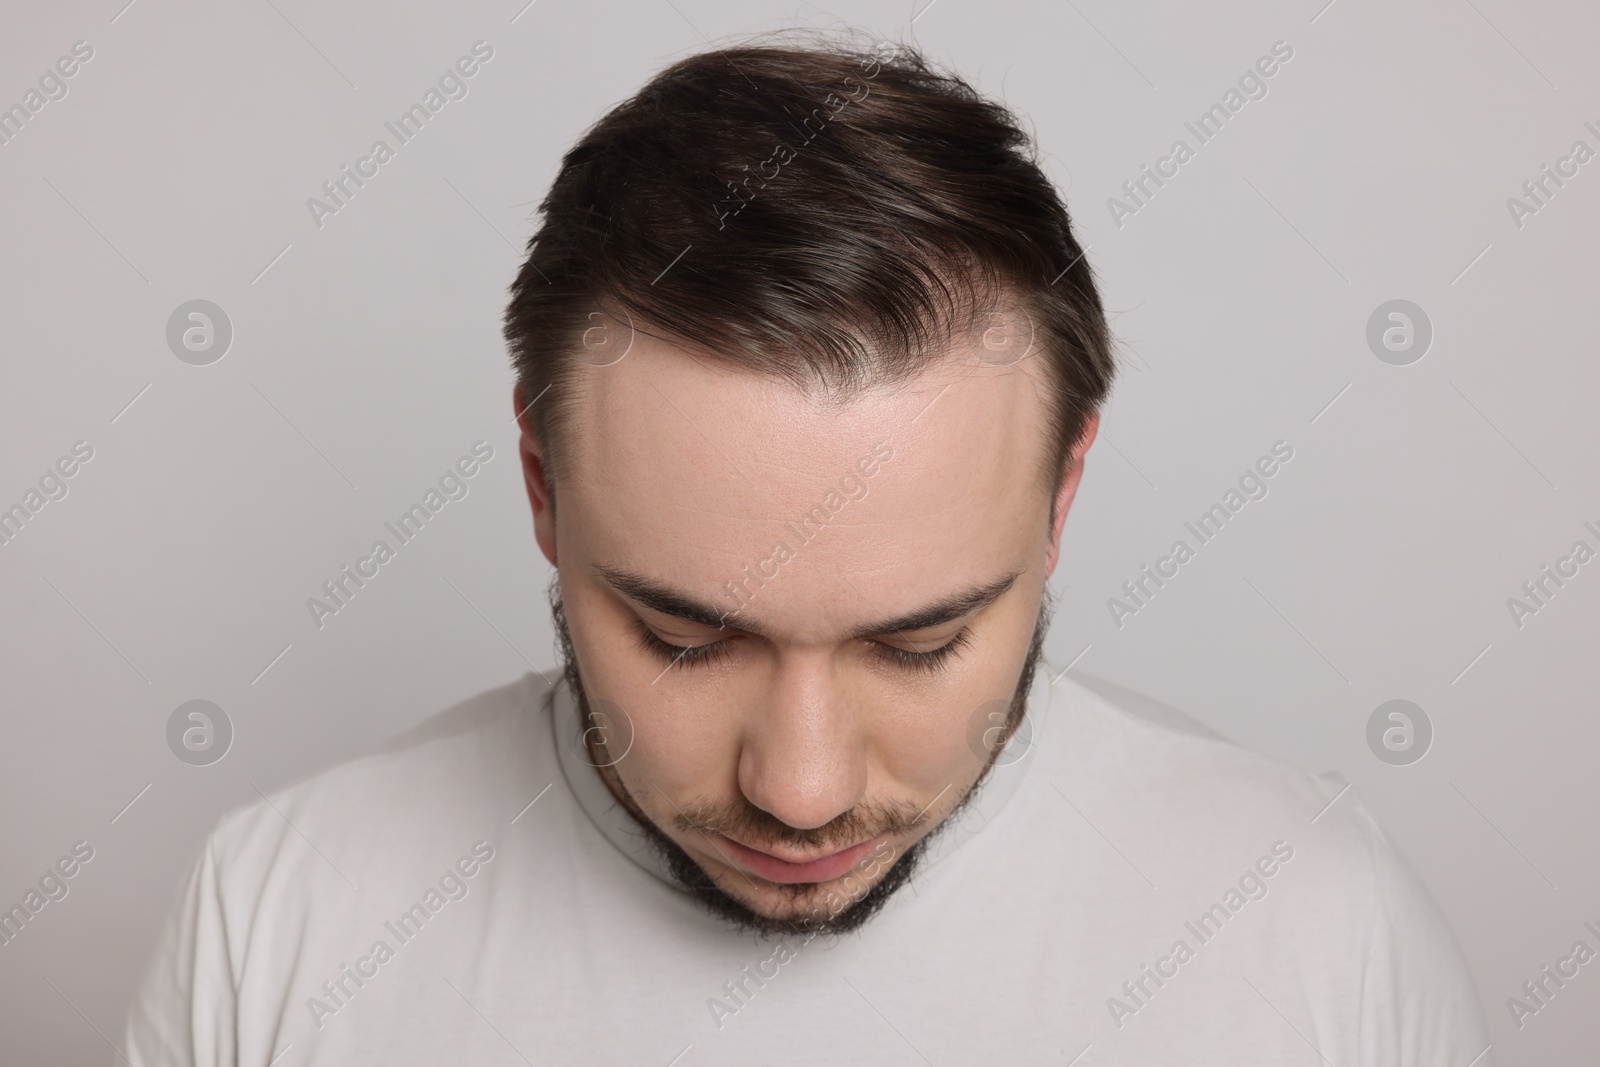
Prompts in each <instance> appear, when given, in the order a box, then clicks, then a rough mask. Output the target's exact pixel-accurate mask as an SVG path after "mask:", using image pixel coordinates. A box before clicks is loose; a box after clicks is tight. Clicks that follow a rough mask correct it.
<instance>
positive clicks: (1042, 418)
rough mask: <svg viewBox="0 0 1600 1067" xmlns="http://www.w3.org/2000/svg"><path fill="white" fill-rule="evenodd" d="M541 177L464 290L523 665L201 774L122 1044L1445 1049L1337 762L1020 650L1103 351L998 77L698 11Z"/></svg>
mask: <svg viewBox="0 0 1600 1067" xmlns="http://www.w3.org/2000/svg"><path fill="white" fill-rule="evenodd" d="M542 215H543V226H542V229H540V231H539V232H538V234H537V235H536V237H535V238H534V240H533V242H531V244H530V254H529V258H528V261H527V263H526V264H525V266H524V267H523V269H522V271H521V274H520V276H519V277H518V279H517V281H516V284H515V285H514V287H513V292H512V301H511V304H510V307H509V309H508V311H507V315H506V335H507V339H508V341H509V343H510V346H511V349H512V352H513V355H514V359H515V362H516V368H517V373H518V382H519V384H518V387H517V392H516V396H515V403H516V410H517V412H518V413H519V416H520V425H521V429H522V435H521V442H520V451H521V457H522V463H523V469H524V472H525V476H526V482H527V490H528V496H529V500H530V502H531V505H532V510H533V527H534V533H535V539H536V541H537V543H538V546H539V548H540V550H541V551H542V552H543V554H544V556H545V558H546V559H548V560H549V561H550V563H551V564H552V565H553V566H554V567H555V568H556V570H557V582H556V583H555V584H554V585H553V587H552V607H553V609H554V614H555V622H556V629H557V634H558V636H559V638H560V645H561V650H562V653H563V660H564V662H563V664H562V666H561V668H560V669H558V670H553V671H551V672H549V673H548V674H547V675H542V676H541V675H528V676H526V677H524V678H523V679H522V680H520V681H518V682H516V683H513V684H512V685H509V686H506V687H504V688H501V689H497V690H493V691H491V692H488V693H485V694H483V695H480V696H478V697H476V698H474V699H472V700H469V701H467V702H465V703H464V704H462V705H459V706H458V707H456V708H454V709H452V710H450V711H448V712H446V713H444V714H443V715H441V716H439V717H437V718H435V719H433V720H430V721H429V722H428V723H426V724H424V726H422V727H421V728H419V729H418V730H416V731H414V732H413V733H411V734H409V735H407V736H406V737H403V738H401V739H400V740H399V741H398V742H396V743H395V744H394V745H393V746H392V747H391V748H390V749H389V750H387V751H386V752H384V753H381V754H378V755H375V756H372V757H370V758H368V759H364V760H361V761H358V762H356V763H353V764H350V765H347V766H345V767H341V768H337V769H335V770H333V771H330V772H328V773H325V774H323V775H321V776H319V777H317V778H314V779H312V780H311V781H309V782H306V783H303V784H301V785H299V786H296V787H294V788H291V789H288V790H285V791H283V792H281V793H279V794H278V795H276V796H275V797H273V798H271V799H270V800H269V801H268V802H266V803H262V804H257V805H255V806H252V807H250V808H247V809H245V810H242V811H239V812H235V813H233V814H231V815H229V816H228V817H226V818H225V819H224V820H223V821H222V823H221V825H220V826H219V827H218V828H217V830H216V832H215V833H214V834H213V835H212V837H211V839H210V840H209V841H208V843H207V845H206V847H205V849H204V851H203V853H202V854H201V856H200V858H199V859H198V861H197V862H196V864H195V865H194V867H193V869H192V871H191V872H190V875H189V877H188V880H187V883H186V887H185V889H184V894H183V899H182V904H181V907H180V908H179V910H178V912H177V916H176V919H175V921H174V923H173V924H172V926H171V928H170V930H169V932H168V934H167V935H166V939H165V943H164V945H163V947H162V949H161V951H160V952H159V954H158V955H157V957H156V959H155V961H154V962H153V963H152V965H151V968H150V971H149V973H148V975H147V978H146V981H145V984H144V986H143V989H142V991H141V993H140V996H139V998H138V1000H137V1002H136V1004H135V1006H134V1009H133V1012H132V1015H131V1018H130V1022H129V1026H128V1031H127V1049H128V1056H129V1059H130V1061H132V1062H133V1063H135V1064H206V1065H214V1064H230V1065H231V1064H252V1065H258V1064H268V1063H271V1062H280V1063H283V1064H286V1065H298V1064H319V1065H320V1064H341V1065H344V1064H361V1063H372V1064H380V1063H381V1064H413V1063H415V1064H434V1063H470V1064H490V1063H507V1064H511V1063H518V1062H525V1063H632V1064H662V1065H665V1064H678V1063H682V1064H693V1063H727V1064H748V1063H757V1062H763V1063H764V1062H771V1063H783V1064H840V1063H871V1064H890V1063H907V1064H910V1063H932V1064H970V1063H979V1062H983V1063H1055V1064H1066V1063H1069V1062H1072V1063H1077V1062H1081V1063H1083V1064H1096V1063H1100V1064H1123V1063H1126V1064H1143V1063H1169V1062H1184V1063H1214V1064H1222V1063H1228V1064H1232V1063H1238V1062H1258V1063H1272V1064H1295V1063H1305V1064H1313V1063H1318V1062H1326V1063H1334V1064H1350V1065H1354V1064H1377V1063H1405V1064H1430V1065H1431V1064H1437V1065H1439V1067H1466V1065H1467V1064H1468V1063H1469V1062H1473V1061H1474V1057H1478V1056H1479V1055H1480V1053H1482V1052H1483V1051H1484V1049H1485V1047H1486V1046H1487V1040H1486V1039H1485V1037H1484V1028H1483V1024H1482V1022H1481V1019H1480V1016H1479V1011H1478V1007H1477V1005H1476V1002H1475V999H1474V994H1473V991H1472V988H1471V984H1470V981H1469V980H1468V978H1467V976H1466V973H1465V969H1464V967H1463V965H1462V963H1461V960H1460V958H1459V954H1458V953H1457V950H1456V948H1455V945H1454V942H1453V940H1452V938H1451V935H1450V932H1449V930H1448V929H1447V928H1446V926H1445V925H1444V923H1443V921H1442V919H1441V918H1440V916H1439V914H1438V911H1437V908H1436V907H1435V905H1434V904H1433V903H1432V901H1431V900H1430V898H1429V897H1428V895H1427V893H1426V891H1425V890H1424V889H1422V888H1421V887H1420V885H1419V884H1418V883H1417V881H1416V880H1415V879H1414V877H1413V876H1412V875H1411V874H1410V873H1409V871H1408V869H1407V868H1406V867H1405V865H1404V864H1403V862H1402V861H1401V860H1399V859H1398V857H1397V856H1396V855H1395V854H1394V852H1393V851H1392V850H1391V848H1390V847H1389V845H1388V844H1387V843H1386V841H1385V839H1384V837H1383V835H1382V834H1381V832H1380V831H1379V830H1378V828H1377V827H1376V826H1375V825H1374V823H1373V822H1372V820H1371V819H1370V818H1369V816H1368V815H1367V814H1366V812H1365V810H1364V809H1363V807H1362V805H1361V803H1360V801H1359V800H1358V798H1357V797H1356V796H1355V795H1354V793H1352V792H1348V791H1346V789H1344V788H1343V787H1341V785H1340V784H1339V783H1337V782H1333V781H1330V780H1326V779H1321V778H1316V777H1313V776H1310V775H1306V774H1303V773H1300V772H1297V771H1293V770H1290V769H1288V768H1285V767H1282V766H1280V765H1278V764H1275V763H1273V762H1272V761H1269V760H1267V759H1265V758H1263V757H1260V756H1257V755H1254V754H1252V753H1249V752H1246V751H1244V750H1242V749H1239V748H1236V747H1233V746H1231V745H1229V744H1227V743H1225V742H1223V741H1222V740H1220V739H1219V738H1217V737H1216V736H1214V735H1212V734H1211V733H1210V732H1209V731H1207V730H1205V729H1204V728H1202V727H1200V726H1199V725H1197V724H1195V723H1193V722H1192V721H1189V720H1187V719H1185V718H1183V717H1182V716H1181V715H1178V714H1177V713H1176V712H1171V711H1169V710H1167V709H1164V708H1161V707H1159V706H1157V705H1153V704H1151V703H1149V702H1148V701H1143V700H1141V699H1140V698H1137V697H1135V696H1133V695H1132V694H1128V693H1125V692H1122V691H1119V690H1116V689H1115V688H1113V687H1111V686H1108V685H1105V684H1103V683H1090V682H1089V681H1088V680H1084V681H1082V682H1079V681H1074V680H1072V679H1069V678H1067V677H1064V676H1062V675H1061V674H1060V673H1059V672H1058V671H1056V670H1055V669H1054V668H1052V667H1051V666H1050V665H1049V664H1047V663H1045V662H1043V661H1042V659H1041V657H1040V650H1041V648H1042V643H1043V638H1044V635H1045V632H1046V629H1047V627H1048V621H1049V598H1048V595H1047V587H1046V581H1047V579H1048V578H1049V576H1050V574H1051V573H1052V571H1053V570H1054V569H1055V566H1056V564H1057V560H1058V558H1059V550H1060V541H1061V536H1062V528H1063V524H1064V523H1065V521H1066V517H1067V514H1068V511H1069V509H1070V507H1071V505H1072V501H1073V497H1074V494H1075V492H1076V490H1077V487H1078V484H1079V479H1080V478H1081V476H1082V472H1083V469H1084V460H1085V454H1086V453H1087V451H1088V449H1089V448H1090V446H1091V444H1092V443H1093V441H1094V438H1095V434H1096V430H1097V425H1098V421H1097V420H1098V415H1097V411H1098V408H1099V405H1100V404H1101V402H1102V401H1103V399H1104V398H1105V396H1106V394H1107V390H1108V389H1109V386H1110V382H1111V378H1112V370H1113V361H1112V357H1111V347H1110V338H1109V332H1108V330H1107V328H1106V324H1105V319H1104V315H1103V313H1102V309H1101V304H1100V300H1099V297H1098V294H1097V292H1096V289H1095V285H1094V281H1093V278H1092V274H1091V272H1090V268H1089V265H1088V263H1087V261H1086V260H1085V258H1084V250H1083V249H1082V248H1080V247H1079V245H1078V243H1077V241H1076V240H1075V238H1074V237H1073V235H1072V231H1071V227H1070V223H1069V219H1068V215H1067V213H1066V210H1065V208H1064V206H1063V205H1062V204H1061V202H1060V200H1059V197H1058V196H1057V194H1056V193H1055V191H1054V190H1053V189H1052V187H1051V186H1050V184H1049V182H1048V181H1047V179H1046V178H1045V177H1044V175H1043V174H1042V173H1041V172H1040V170H1039V168H1038V166H1037V165H1036V163H1035V161H1034V159H1033V157H1032V155H1031V153H1030V150H1029V142H1028V139H1027V138H1026V136H1025V135H1024V134H1023V133H1022V132H1021V131H1020V130H1019V128H1018V126H1017V124H1016V122H1015V120H1014V119H1013V118H1012V117H1011V116H1010V114H1009V113H1008V112H1006V111H1005V110H1004V109H1003V108H1001V107H999V106H998V105H996V104H994V103H992V102H990V101H987V100H985V99H983V98H982V97H980V96H978V95H977V94H976V93H975V92H973V91H972V90H971V89H970V88H969V87H968V86H966V85H965V83H963V82H961V81H960V80H959V79H957V78H954V77H952V76H949V75H946V74H942V73H939V72H937V71H935V70H933V69H931V68H930V67H929V66H928V65H927V64H926V63H925V62H924V61H923V60H922V58H921V57H920V56H918V55H917V54H916V53H915V52H914V51H910V50H906V49H894V48H879V49H877V50H873V51H852V50H850V49H848V48H843V47H833V48H827V47H810V48H792V47H782V46H779V45H767V46H751V47H744V48H736V49H730V50H728V51H726V52H722V51H713V52H709V53H706V54H704V55H699V56H694V57H691V58H689V59H686V60H684V61H682V62H680V63H678V64H677V65H675V66H674V67H672V68H670V69H668V70H667V71H665V72H663V73H662V74H661V75H659V76H658V77H656V78H655V79H654V80H653V81H651V82H650V84H648V85H647V86H646V87H645V88H644V89H643V90H642V91H641V92H640V93H639V94H638V96H636V97H635V98H634V99H632V100H630V101H628V102H626V103H624V104H623V105H621V106H619V107H618V108H616V109H615V110H613V111H612V112H611V113H610V114H608V115H607V116H606V117H605V118H604V119H602V120H601V121H600V122H599V123H598V124H597V125H596V127H595V128H594V129H593V130H591V131H590V132H589V133H588V134H587V135H586V136H585V137H584V138H583V140H582V141H581V142H580V143H579V144H578V145H577V146H576V147H574V148H573V149H572V150H571V151H570V152H569V153H568V154H567V156H566V158H565V160H564V163H563V167H562V170H561V173H560V174H559V176H558V177H557V178H556V181H555V183H554V186H553V188H552V190H551V192H550V194H549V196H548V197H547V198H546V200H545V202H544V204H543V206H542ZM278 1057H281V1059H276V1058H278ZM1488 1062H1489V1058H1488V1057H1487V1056H1483V1057H1482V1058H1479V1059H1477V1060H1476V1063H1479V1064H1486V1063H1488Z"/></svg>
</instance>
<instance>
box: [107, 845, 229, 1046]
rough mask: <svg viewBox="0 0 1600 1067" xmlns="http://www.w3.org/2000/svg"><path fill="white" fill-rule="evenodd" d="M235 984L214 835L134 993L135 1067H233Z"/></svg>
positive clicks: (126, 1039)
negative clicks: (213, 845)
mask: <svg viewBox="0 0 1600 1067" xmlns="http://www.w3.org/2000/svg"><path fill="white" fill-rule="evenodd" d="M234 991H235V984H234V977H233V967H232V963H231V959H230V953H229V949H228V933H227V926H226V922H225V916H224V913H223V906H222V894H221V891H220V887H219V884H218V872H217V862H216V856H215V853H214V852H213V849H212V843H211V841H210V840H208V841H207V842H206V844H205V846H204V847H203V848H202V849H201V850H200V854H199V856H198V857H196V859H195V860H194V862H193V863H191V864H190V866H189V870H188V873H187V875H186V876H185V877H184V881H183V886H182V889H181V891H180V893H179V898H178V904H177V907H176V909H175V910H174V911H173V912H172V913H171V914H169V916H168V917H167V920H166V923H165V926H164V928H163V930H162V933H161V939H160V941H159V943H158V944H157V946H156V950H155V954H154V956H152V957H151V959H150V962H149V963H148V964H147V965H146V967H145V971H144V975H143V977H142V978H141V980H140V983H139V988H138V990H137V992H136V993H135V994H134V998H133V1002H132V1005H131V1007H130V1008H129V1011H128V1020H127V1025H126V1027H125V1029H124V1033H123V1045H124V1047H125V1048H126V1050H127V1062H128V1063H129V1064H130V1065H131V1067H235V1064H236V1062H237V1051H236V1050H237V1043H236V1034H235V1029H234V1007H235V996H234Z"/></svg>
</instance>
